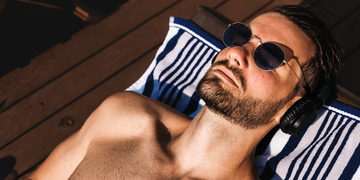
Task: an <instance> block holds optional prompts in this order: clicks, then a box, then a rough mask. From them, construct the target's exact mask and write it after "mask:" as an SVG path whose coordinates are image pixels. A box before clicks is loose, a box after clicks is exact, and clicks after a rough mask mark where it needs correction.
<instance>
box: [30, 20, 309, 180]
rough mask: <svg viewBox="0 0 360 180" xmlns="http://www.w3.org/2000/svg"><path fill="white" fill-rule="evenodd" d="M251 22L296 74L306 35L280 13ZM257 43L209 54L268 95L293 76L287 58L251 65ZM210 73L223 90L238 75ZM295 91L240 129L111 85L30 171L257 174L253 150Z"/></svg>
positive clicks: (54, 175) (98, 175) (45, 175)
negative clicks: (258, 121)
mask: <svg viewBox="0 0 360 180" xmlns="http://www.w3.org/2000/svg"><path fill="white" fill-rule="evenodd" d="M250 27H251V28H252V30H253V32H254V35H256V36H258V37H259V38H261V39H262V41H263V42H265V41H273V42H277V43H279V44H282V45H283V46H285V47H287V48H288V49H289V52H291V56H290V57H288V58H289V59H287V61H288V62H289V64H290V65H291V67H292V68H293V69H294V70H295V72H296V73H297V74H300V73H301V70H300V65H299V63H301V64H302V63H305V62H306V60H307V59H309V58H310V57H311V55H312V54H313V52H314V51H313V49H312V47H311V46H310V47H309V44H310V45H311V41H310V39H309V38H307V36H306V35H305V34H304V33H303V32H302V31H301V30H300V29H298V28H297V27H296V26H295V25H294V24H292V23H291V22H290V21H288V20H287V19H286V18H285V17H283V16H282V15H280V14H277V13H266V14H263V15H261V16H259V17H257V18H255V19H254V20H253V21H252V22H251V23H250ZM279 29H281V33H280V32H279ZM257 46H258V42H257V41H254V40H252V41H251V42H250V43H248V44H246V45H243V46H241V47H234V48H226V49H224V50H223V51H222V52H221V53H220V54H219V55H218V57H217V60H216V61H219V60H224V59H227V60H228V61H229V62H230V63H231V64H233V65H234V66H237V67H238V68H239V69H241V70H242V72H243V74H244V78H245V79H246V81H247V90H246V91H245V92H243V94H246V95H251V96H252V97H256V98H260V99H263V100H267V101H269V102H275V101H276V100H278V99H280V98H284V97H285V96H286V95H287V94H289V93H290V92H291V91H292V90H293V89H294V87H295V85H296V83H297V79H296V77H295V76H294V74H293V73H292V72H291V70H290V69H289V68H288V67H287V66H281V67H279V68H278V69H277V70H276V71H262V70H260V69H258V68H257V67H256V65H255V64H254V61H253V57H252V52H253V50H254V49H255V48H256V47H257ZM292 57H296V58H297V61H295V60H292ZM211 73H213V75H214V76H216V77H218V78H219V79H221V81H222V86H223V88H225V89H227V90H229V92H236V91H239V86H241V83H240V82H239V80H237V79H236V78H234V75H233V74H232V73H231V71H227V70H226V68H225V67H223V66H219V67H212V68H211ZM299 98H300V97H298V96H296V97H294V98H293V99H291V100H290V101H289V102H288V103H287V104H286V105H285V106H284V107H283V108H282V109H281V110H280V111H279V112H277V113H276V115H275V116H274V117H272V118H271V121H269V122H268V123H267V124H266V125H262V126H259V127H258V128H255V129H245V128H243V127H241V126H239V125H237V124H233V123H231V122H230V121H228V120H226V119H225V118H224V117H223V116H221V115H218V114H217V113H214V112H213V111H211V110H209V109H208V108H207V106H204V107H203V109H202V110H201V111H200V112H199V113H198V114H197V115H196V116H195V118H194V119H191V118H189V117H187V116H185V115H183V114H181V113H179V112H177V111H176V110H174V109H172V108H170V107H168V106H167V105H164V104H162V103H160V102H158V101H155V100H152V99H150V98H147V97H144V96H142V95H139V94H136V93H133V92H121V93H117V94H114V95H112V96H111V97H109V98H107V99H106V100H105V101H104V102H103V103H102V104H101V105H100V106H99V107H98V108H97V109H96V110H95V111H94V112H93V113H92V114H91V115H90V117H89V118H88V119H87V121H86V122H85V124H84V126H83V127H82V128H81V129H80V130H79V131H78V132H76V133H75V134H73V135H72V136H71V137H69V138H68V139H67V140H65V141H64V142H62V143H61V144H60V145H58V147H57V148H56V149H55V150H54V151H53V152H52V153H51V155H50V156H49V157H48V158H47V159H46V160H45V162H44V163H43V164H42V165H41V166H40V167H39V169H38V170H37V171H35V172H34V173H33V175H32V176H31V177H30V178H32V179H259V177H258V175H257V173H256V171H255V167H254V150H255V148H256V146H257V144H258V143H259V142H260V140H261V139H262V138H263V137H264V136H265V135H266V134H267V133H268V132H269V131H270V130H271V129H272V128H273V127H274V126H276V125H277V124H278V123H279V120H280V118H281V116H282V115H283V114H284V113H285V111H286V110H287V109H288V108H289V107H290V106H291V105H292V104H293V103H294V102H295V101H296V100H297V99H299ZM244 113H246V112H244Z"/></svg>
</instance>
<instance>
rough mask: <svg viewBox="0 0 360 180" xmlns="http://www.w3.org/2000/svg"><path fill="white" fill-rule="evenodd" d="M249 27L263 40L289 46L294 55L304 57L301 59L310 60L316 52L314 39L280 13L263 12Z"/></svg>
mask: <svg viewBox="0 0 360 180" xmlns="http://www.w3.org/2000/svg"><path fill="white" fill-rule="evenodd" d="M249 27H250V28H251V30H252V31H253V33H254V35H255V36H258V37H259V38H260V39H262V40H263V42H266V41H272V42H275V43H277V44H282V45H284V46H286V47H289V48H290V49H291V51H293V53H294V54H293V55H294V56H296V57H302V58H300V59H306V60H308V59H310V58H311V57H312V56H313V55H314V54H315V44H314V43H313V42H312V40H311V39H310V38H309V37H308V36H307V35H306V34H305V32H303V30H301V29H300V28H299V27H298V26H297V25H296V24H295V23H293V22H292V21H290V20H289V19H288V18H287V17H285V16H284V15H282V14H280V13H277V12H268V13H264V14H261V15H259V16H257V17H256V18H254V19H253V20H252V21H251V22H250V23H249ZM303 63H304V62H303ZM303 63H301V64H303Z"/></svg>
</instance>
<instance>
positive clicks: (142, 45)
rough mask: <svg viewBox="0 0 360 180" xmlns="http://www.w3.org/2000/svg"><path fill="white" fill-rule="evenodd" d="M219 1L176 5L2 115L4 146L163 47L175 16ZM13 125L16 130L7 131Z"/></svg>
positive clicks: (186, 15)
mask: <svg viewBox="0 0 360 180" xmlns="http://www.w3.org/2000/svg"><path fill="white" fill-rule="evenodd" d="M219 2H220V0H212V1H206V2H203V0H196V1H191V3H188V2H187V1H185V2H182V1H181V2H180V3H179V4H177V5H176V6H175V7H176V8H177V9H179V10H177V9H174V8H171V10H167V11H165V12H164V13H162V14H161V16H159V17H157V18H155V19H152V20H151V21H149V22H148V23H145V24H144V25H142V26H141V27H139V28H138V29H136V30H135V31H133V32H132V33H130V34H129V35H127V36H125V37H124V38H122V39H120V40H119V41H117V42H115V43H114V44H113V45H111V46H110V47H108V48H106V49H105V50H103V51H101V52H100V53H98V54H96V55H95V56H94V57H92V58H90V59H89V60H87V61H85V62H84V63H82V64H81V65H80V66H77V67H75V68H74V69H73V70H72V71H70V72H68V73H66V74H64V75H63V76H61V77H59V78H58V79H57V80H56V81H54V82H52V83H50V84H48V85H47V86H45V87H44V88H42V89H40V90H38V91H37V92H35V93H34V94H32V95H31V96H29V97H27V98H26V99H24V100H23V101H21V102H20V103H18V104H16V105H15V106H13V107H12V108H11V109H9V110H7V111H5V112H4V113H2V114H0V125H1V126H0V128H1V129H0V136H1V137H2V138H1V139H0V147H3V146H4V145H6V144H7V143H9V142H10V141H12V140H13V139H15V138H16V137H18V136H19V135H21V134H22V133H24V132H26V131H27V130H28V129H29V128H31V127H33V126H35V125H36V124H38V123H40V122H41V121H43V120H46V119H47V118H49V117H50V116H52V115H53V114H54V113H56V111H59V110H61V109H62V108H64V107H65V106H67V105H68V104H69V103H72V101H74V100H75V99H76V98H78V97H79V96H81V95H82V94H84V93H86V91H88V90H89V89H91V88H92V87H94V86H95V85H96V84H98V83H99V82H101V81H103V80H104V79H106V78H107V77H108V76H110V75H111V74H112V73H114V72H116V71H117V70H118V69H121V68H122V67H124V66H125V65H126V64H128V63H130V62H131V61H132V60H133V59H135V58H136V57H137V56H138V55H139V54H143V53H144V52H146V51H148V50H149V49H151V48H152V47H154V46H157V45H159V44H160V43H161V42H162V40H163V38H164V36H165V34H166V32H167V29H168V21H169V17H170V16H171V15H174V14H175V15H178V16H181V17H190V15H191V14H192V12H193V11H194V9H195V8H196V6H197V5H198V4H199V3H204V4H205V5H209V6H215V4H217V3H219ZM185 9H186V10H185ZM149 34H151V36H149ZM19 112H21V113H19ZM10 120H11V121H10ZM9 122H11V124H9ZM9 125H10V126H11V127H13V128H6V127H9Z"/></svg>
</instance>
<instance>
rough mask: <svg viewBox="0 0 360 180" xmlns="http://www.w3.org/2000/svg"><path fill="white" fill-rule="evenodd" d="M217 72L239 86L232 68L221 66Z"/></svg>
mask: <svg viewBox="0 0 360 180" xmlns="http://www.w3.org/2000/svg"><path fill="white" fill-rule="evenodd" d="M215 73H216V74H218V75H219V76H221V77H222V78H224V79H225V80H226V81H227V82H229V83H230V84H232V85H234V86H236V87H238V85H237V84H236V78H235V76H234V73H232V72H231V70H230V69H228V68H226V67H224V66H220V67H219V69H217V70H215Z"/></svg>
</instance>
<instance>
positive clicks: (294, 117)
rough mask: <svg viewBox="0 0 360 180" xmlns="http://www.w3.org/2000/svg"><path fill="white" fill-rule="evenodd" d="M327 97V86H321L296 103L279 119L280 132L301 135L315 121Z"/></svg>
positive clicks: (328, 88)
mask: <svg viewBox="0 0 360 180" xmlns="http://www.w3.org/2000/svg"><path fill="white" fill-rule="evenodd" d="M329 95H330V87H329V85H328V84H323V85H322V86H321V87H320V88H319V89H318V90H317V91H316V92H315V93H312V94H307V95H305V96H304V97H302V98H301V99H299V100H298V101H296V102H295V103H294V104H293V105H292V106H291V107H290V108H289V109H288V110H287V111H286V112H285V114H284V115H283V117H282V118H281V119H280V128H281V130H282V131H283V132H284V133H287V134H291V135H294V136H298V135H300V134H301V133H303V132H304V131H305V130H306V129H307V128H308V127H309V126H310V125H311V124H312V123H313V122H314V121H315V119H316V117H317V114H318V110H320V109H321V108H322V106H323V105H324V103H325V102H326V100H327V98H328V97H329Z"/></svg>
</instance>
